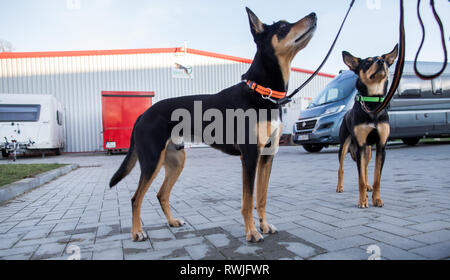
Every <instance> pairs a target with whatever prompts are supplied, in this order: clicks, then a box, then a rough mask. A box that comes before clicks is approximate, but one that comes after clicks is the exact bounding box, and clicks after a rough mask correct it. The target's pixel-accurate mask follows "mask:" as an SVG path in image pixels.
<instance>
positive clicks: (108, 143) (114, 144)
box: [106, 142, 116, 149]
mask: <svg viewBox="0 0 450 280" xmlns="http://www.w3.org/2000/svg"><path fill="white" fill-rule="evenodd" d="M115 147H116V142H106V148H109V149H111V148H115Z"/></svg>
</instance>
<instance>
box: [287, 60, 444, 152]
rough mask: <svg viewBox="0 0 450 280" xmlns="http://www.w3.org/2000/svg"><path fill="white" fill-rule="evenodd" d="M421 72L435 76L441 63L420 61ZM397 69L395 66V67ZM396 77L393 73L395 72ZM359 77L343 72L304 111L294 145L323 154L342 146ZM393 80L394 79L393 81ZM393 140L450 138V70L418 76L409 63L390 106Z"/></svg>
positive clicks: (296, 126)
mask: <svg viewBox="0 0 450 280" xmlns="http://www.w3.org/2000/svg"><path fill="white" fill-rule="evenodd" d="M418 67H419V69H420V70H421V71H422V72H424V73H432V72H434V71H435V70H436V69H439V67H440V64H439V63H434V62H420V63H419V65H418ZM392 69H394V67H392ZM391 75H392V73H391ZM356 79H357V76H356V75H355V74H354V73H353V72H352V71H342V72H341V73H340V74H339V75H338V76H337V77H336V78H334V79H333V80H332V81H331V82H330V83H329V84H328V85H327V86H326V87H325V88H324V89H323V90H322V92H321V93H320V94H319V95H318V96H317V97H316V98H315V99H314V100H313V101H312V102H311V104H310V105H309V106H308V108H307V109H306V110H304V111H302V112H300V116H299V119H298V121H297V122H296V123H295V124H294V127H293V139H292V140H293V142H294V143H296V144H299V145H302V146H303V148H304V149H305V150H307V151H308V152H319V151H321V150H322V149H323V148H324V147H328V146H329V145H335V144H339V128H340V126H341V122H342V119H343V117H344V115H345V113H346V112H347V111H348V110H350V109H351V108H352V107H353V103H354V99H355V95H356V93H357V90H356V89H355V83H356ZM389 80H392V76H391V77H390V78H389ZM388 113H389V118H390V121H389V122H390V125H391V135H390V139H401V140H402V141H403V142H404V143H405V144H407V145H415V144H417V143H418V142H419V140H420V139H421V138H424V137H445V136H450V68H449V67H448V64H447V68H446V71H445V72H444V73H443V74H442V75H441V76H440V77H438V78H436V79H434V80H431V81H424V80H421V79H420V78H418V77H416V76H415V74H414V71H413V64H412V62H406V63H405V69H404V72H403V76H402V79H401V81H400V85H399V88H398V90H397V92H396V93H395V96H394V98H393V99H392V101H391V103H390V104H389V107H388Z"/></svg>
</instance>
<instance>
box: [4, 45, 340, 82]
mask: <svg viewBox="0 0 450 280" xmlns="http://www.w3.org/2000/svg"><path fill="white" fill-rule="evenodd" d="M177 52H184V48H181V47H174V48H151V49H119V50H86V51H48V52H3V53H0V59H18V58H40V57H71V56H95V55H126V54H146V53H147V54H148V53H177ZM186 52H187V53H190V54H196V55H202V56H208V57H214V58H220V59H225V60H230V61H236V62H241V63H249V64H250V63H252V61H253V60H251V59H248V58H242V57H237V56H231V55H226V54H219V53H214V52H208V51H201V50H196V49H190V48H187V49H186ZM291 70H292V71H295V72H300V73H306V74H312V73H313V72H314V71H311V70H306V69H302V68H297V67H292V68H291ZM317 75H319V76H323V77H328V78H334V77H335V75H333V74H327V73H318V74H317Z"/></svg>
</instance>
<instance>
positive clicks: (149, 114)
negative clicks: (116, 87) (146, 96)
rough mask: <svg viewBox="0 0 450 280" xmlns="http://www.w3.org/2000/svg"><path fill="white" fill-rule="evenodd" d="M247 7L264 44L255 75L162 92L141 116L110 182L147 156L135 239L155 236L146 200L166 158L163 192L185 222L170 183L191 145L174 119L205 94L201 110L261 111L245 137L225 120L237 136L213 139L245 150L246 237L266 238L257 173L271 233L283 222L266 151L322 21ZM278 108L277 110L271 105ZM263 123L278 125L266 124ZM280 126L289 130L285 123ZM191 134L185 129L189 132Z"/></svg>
mask: <svg viewBox="0 0 450 280" xmlns="http://www.w3.org/2000/svg"><path fill="white" fill-rule="evenodd" d="M247 13H248V18H249V22H250V27H251V33H252V35H253V38H254V41H255V43H256V46H257V52H256V55H255V58H254V60H253V62H252V64H251V66H250V68H249V70H248V71H247V73H245V74H244V75H243V76H242V79H243V80H246V81H247V82H241V83H238V84H236V85H234V86H232V87H230V88H227V89H224V90H222V91H221V92H219V93H217V94H211V95H194V96H184V97H178V98H171V99H165V100H162V101H160V102H157V103H156V104H155V105H153V106H152V107H151V108H149V109H148V110H147V111H146V112H144V113H143V114H142V115H141V116H140V117H139V118H138V120H137V121H136V123H135V125H134V129H133V133H132V136H131V142H130V149H129V151H128V154H127V156H126V157H125V159H124V161H123V163H122V165H121V166H120V167H119V169H118V170H117V171H116V173H115V174H114V175H113V177H112V179H111V182H110V186H111V187H113V186H114V185H116V184H117V183H118V182H119V181H120V180H122V179H123V178H124V177H125V176H126V175H128V174H129V173H130V171H131V170H132V168H133V167H134V165H135V163H136V161H137V160H139V164H140V167H141V176H140V180H139V185H138V188H137V190H136V193H135V194H134V196H133V198H132V214H133V218H132V219H133V221H132V229H131V234H132V238H133V240H136V241H142V240H144V239H146V238H147V235H146V233H145V232H144V231H143V229H142V226H141V220H140V208H141V204H142V200H143V198H144V195H145V193H146V191H147V190H148V188H149V187H150V184H151V183H152V181H153V179H154V178H155V177H156V175H157V174H158V172H159V170H160V168H161V167H162V166H164V168H165V179H164V182H163V184H162V186H161V189H160V190H159V192H158V195H157V197H158V199H159V202H160V204H161V208H162V210H163V212H164V214H165V215H166V218H167V221H168V223H169V225H170V226H174V227H178V226H182V225H183V222H182V221H180V220H178V219H175V218H174V217H173V216H172V213H171V211H170V206H169V196H170V191H171V190H172V187H173V185H174V184H175V182H176V180H177V178H178V176H179V175H180V173H181V171H182V170H183V167H184V162H185V151H184V150H183V147H182V146H181V145H178V144H177V141H174V140H173V139H172V138H171V131H172V130H173V128H174V127H175V126H176V125H177V124H178V123H179V122H176V121H173V120H172V113H173V112H174V111H175V110H177V109H183V110H187V111H188V112H189V113H190V114H191V115H192V116H193V115H194V111H195V103H196V102H201V105H202V108H201V110H202V112H201V113H204V112H205V110H207V109H211V108H214V109H215V110H218V111H220V112H221V113H223V115H225V114H226V113H227V111H228V110H241V111H242V110H243V111H245V112H248V111H249V110H253V111H254V112H257V114H258V116H257V118H258V120H257V122H256V123H255V124H254V126H253V127H251V125H252V124H251V123H250V122H246V123H245V135H244V138H245V141H244V142H243V143H241V142H239V141H237V138H238V137H239V135H236V134H237V133H236V128H235V127H236V126H233V128H232V129H233V130H232V131H230V128H229V127H228V126H226V125H224V126H223V127H226V129H225V130H224V131H223V134H224V138H227V139H229V137H228V136H229V135H233V136H232V137H231V142H232V143H229V142H227V143H217V142H216V143H212V144H210V145H211V146H212V147H213V148H217V149H219V150H221V151H223V152H225V153H227V154H230V155H237V156H240V157H241V161H242V177H243V189H242V192H243V193H242V209H241V212H242V215H243V217H244V223H245V233H246V239H247V240H248V241H255V242H257V241H261V240H262V239H263V237H262V235H261V234H260V233H259V232H258V230H257V229H256V226H255V223H254V220H253V215H252V212H253V191H254V184H255V178H257V188H256V209H257V212H258V215H259V222H260V224H259V225H260V229H261V230H262V232H263V233H275V232H276V229H275V227H274V226H272V225H270V224H269V223H267V220H266V214H265V206H266V198H267V187H268V181H269V176H270V172H271V168H272V160H273V155H270V154H269V155H267V154H262V153H261V151H262V150H263V149H264V148H265V147H266V146H267V145H269V144H270V145H272V146H273V145H275V146H276V145H278V140H279V134H278V135H276V136H275V138H272V139H270V138H271V137H269V136H271V135H268V134H267V133H266V132H267V131H273V129H272V128H273V127H276V128H279V127H280V126H281V114H280V112H281V111H280V105H278V104H277V103H276V102H273V101H275V100H276V98H282V97H283V96H284V95H285V94H286V90H287V86H288V81H289V74H290V64H291V61H292V59H293V58H294V56H295V55H296V54H297V52H298V51H300V50H301V49H303V48H304V47H305V46H306V45H307V44H308V42H309V41H310V40H311V38H312V36H313V34H314V31H315V29H316V23H317V18H316V15H315V14H314V13H312V14H310V15H308V16H306V17H304V18H303V19H301V20H299V21H297V22H296V23H289V22H286V21H279V22H276V23H273V24H272V25H266V24H264V23H262V22H261V21H260V20H259V19H258V17H257V16H256V15H255V14H254V13H253V12H252V11H250V10H249V9H248V8H247ZM261 110H266V111H267V110H268V114H267V116H266V117H265V118H264V117H263V116H261V115H260V112H261ZM273 110H275V112H277V113H276V114H273V113H271V112H273ZM211 120H212V119H211V118H210V120H209V121H205V120H203V121H202V123H201V127H200V134H201V132H202V131H204V130H205V127H207V126H208V125H209V124H211ZM192 121H193V120H192ZM194 127H195V125H194ZM262 127H270V128H268V129H261V128H262ZM261 131H265V132H261ZM278 131H279V132H281V130H278ZM198 133H199V131H193V134H191V135H194V134H198ZM216 133H217V132H216ZM252 134H256V135H253V136H256V138H257V142H255V143H252V142H249V141H248V139H250V138H251V136H252ZM241 136H242V135H241ZM183 137H185V135H184V134H183ZM184 140H187V141H189V140H191V139H184ZM269 142H270V143H269Z"/></svg>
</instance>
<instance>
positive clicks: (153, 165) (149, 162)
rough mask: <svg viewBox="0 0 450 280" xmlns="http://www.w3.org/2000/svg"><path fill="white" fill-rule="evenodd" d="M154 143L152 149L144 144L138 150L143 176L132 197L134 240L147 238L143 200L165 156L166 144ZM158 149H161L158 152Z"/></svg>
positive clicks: (132, 234)
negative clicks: (142, 208)
mask: <svg viewBox="0 0 450 280" xmlns="http://www.w3.org/2000/svg"><path fill="white" fill-rule="evenodd" d="M153 145H154V146H153V147H151V149H148V150H146V149H145V147H146V146H143V147H142V149H141V150H139V151H138V155H139V163H140V166H141V177H140V179H139V185H138V188H137V190H136V192H135V193H134V196H133V198H132V199H131V207H132V215H133V218H132V227H131V238H132V239H133V240H134V241H144V240H146V239H147V234H146V233H145V232H144V231H143V230H142V224H141V206H142V201H143V199H144V196H145V193H146V192H147V190H148V189H149V187H150V185H151V184H152V182H153V180H154V179H155V177H156V176H157V175H158V173H159V170H160V169H161V165H162V163H163V162H164V157H165V150H166V147H165V146H164V145H161V147H158V146H159V145H158V143H153ZM147 147H149V146H147ZM158 148H160V149H158ZM157 150H160V151H159V152H157Z"/></svg>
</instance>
